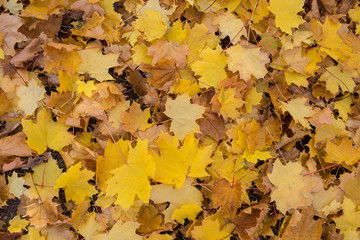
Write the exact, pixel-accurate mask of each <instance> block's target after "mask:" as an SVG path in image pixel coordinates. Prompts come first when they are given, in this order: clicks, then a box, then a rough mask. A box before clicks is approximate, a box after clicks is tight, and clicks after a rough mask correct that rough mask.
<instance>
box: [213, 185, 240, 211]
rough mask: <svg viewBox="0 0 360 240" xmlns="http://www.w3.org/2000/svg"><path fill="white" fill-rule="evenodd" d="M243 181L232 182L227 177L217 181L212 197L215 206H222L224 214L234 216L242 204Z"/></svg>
mask: <svg viewBox="0 0 360 240" xmlns="http://www.w3.org/2000/svg"><path fill="white" fill-rule="evenodd" d="M241 191H242V189H241V183H240V182H236V183H233V184H232V183H230V182H229V181H228V180H226V179H225V178H222V179H220V180H218V181H216V182H215V184H214V187H213V192H212V197H213V201H214V206H215V207H221V210H222V212H223V214H224V216H225V217H226V216H233V215H234V214H236V211H237V209H238V208H239V207H240V206H241V200H240V198H241Z"/></svg>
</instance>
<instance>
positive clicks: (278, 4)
mask: <svg viewBox="0 0 360 240" xmlns="http://www.w3.org/2000/svg"><path fill="white" fill-rule="evenodd" d="M303 5H304V1H303V0H289V1H286V2H283V1H280V0H270V6H269V10H270V11H271V12H272V13H274V14H275V24H276V26H277V27H279V28H280V29H281V30H282V31H283V32H286V33H288V34H290V35H291V34H292V32H291V28H297V27H298V26H299V25H300V24H302V23H303V22H304V20H303V19H302V17H301V16H299V15H297V13H298V12H300V11H301V10H302V7H303Z"/></svg>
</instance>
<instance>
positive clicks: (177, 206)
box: [150, 180, 203, 223]
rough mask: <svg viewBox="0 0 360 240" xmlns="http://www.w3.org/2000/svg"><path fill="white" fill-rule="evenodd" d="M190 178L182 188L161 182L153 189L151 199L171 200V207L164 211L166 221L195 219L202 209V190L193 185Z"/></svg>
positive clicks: (156, 200)
mask: <svg viewBox="0 0 360 240" xmlns="http://www.w3.org/2000/svg"><path fill="white" fill-rule="evenodd" d="M191 184H192V182H191V181H190V180H185V182H184V184H183V185H182V187H181V188H179V189H176V188H174V187H172V186H169V185H165V184H159V185H154V186H153V187H152V189H151V193H150V199H151V200H152V201H154V202H155V203H164V202H169V203H170V205H169V207H168V208H167V209H166V210H165V211H164V212H163V214H164V215H165V222H169V221H171V220H172V219H175V220H176V221H178V222H179V223H183V222H184V220H185V218H188V219H189V220H195V217H196V214H197V213H198V212H200V211H201V201H202V200H203V196H202V194H201V192H200V191H199V190H198V189H196V188H195V187H194V186H192V185H191Z"/></svg>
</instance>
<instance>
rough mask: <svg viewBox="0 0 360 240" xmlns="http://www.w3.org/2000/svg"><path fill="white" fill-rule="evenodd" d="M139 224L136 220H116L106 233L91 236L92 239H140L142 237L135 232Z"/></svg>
mask: <svg viewBox="0 0 360 240" xmlns="http://www.w3.org/2000/svg"><path fill="white" fill-rule="evenodd" d="M139 226H140V224H139V223H137V222H130V221H129V222H125V223H123V222H122V221H121V220H119V221H117V222H116V223H115V224H114V225H113V226H112V228H111V230H110V231H109V232H107V233H103V234H98V235H94V236H92V238H91V239H93V240H121V239H123V240H125V239H131V240H141V239H142V237H141V236H140V235H137V234H136V233H135V231H136V229H137V228H138V227H139Z"/></svg>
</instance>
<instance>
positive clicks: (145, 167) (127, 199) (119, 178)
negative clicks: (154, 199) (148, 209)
mask: <svg viewBox="0 0 360 240" xmlns="http://www.w3.org/2000/svg"><path fill="white" fill-rule="evenodd" d="M147 145H148V143H147V140H144V141H141V140H140V141H138V143H137V144H136V146H135V147H134V148H130V149H129V155H128V158H127V160H126V164H124V165H122V166H120V167H118V168H116V169H114V170H112V171H111V173H112V174H114V176H113V177H111V178H110V179H109V180H107V181H106V184H107V188H106V195H107V196H114V195H117V199H116V201H115V204H119V205H120V206H121V207H122V208H123V209H129V207H130V206H131V205H132V204H133V203H134V200H135V196H137V197H138V198H139V199H140V200H141V201H143V202H144V203H147V202H148V201H149V197H150V190H151V186H150V182H149V177H153V176H154V173H155V163H154V160H153V158H152V156H151V155H149V154H148V152H147Z"/></svg>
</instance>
